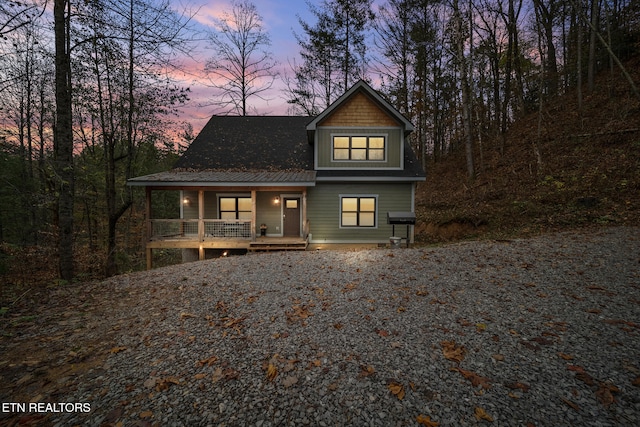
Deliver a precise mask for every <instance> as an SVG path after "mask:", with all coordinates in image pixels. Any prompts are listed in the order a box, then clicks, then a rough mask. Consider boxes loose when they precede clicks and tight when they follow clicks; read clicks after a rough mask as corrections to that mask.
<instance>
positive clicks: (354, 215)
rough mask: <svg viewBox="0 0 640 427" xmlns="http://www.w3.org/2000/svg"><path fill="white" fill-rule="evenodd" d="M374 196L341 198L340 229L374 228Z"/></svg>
mask: <svg viewBox="0 0 640 427" xmlns="http://www.w3.org/2000/svg"><path fill="white" fill-rule="evenodd" d="M376 204H377V203H376V197H375V196H342V197H341V198H340V226H341V227H375V226H376Z"/></svg>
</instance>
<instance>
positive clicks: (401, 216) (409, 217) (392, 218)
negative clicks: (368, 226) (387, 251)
mask: <svg viewBox="0 0 640 427" xmlns="http://www.w3.org/2000/svg"><path fill="white" fill-rule="evenodd" d="M387 224H391V225H393V236H395V235H396V225H406V226H407V237H406V238H405V239H406V241H407V247H409V227H410V226H412V225H415V224H416V214H415V213H413V212H387ZM399 239H400V240H399V242H400V244H402V237H399ZM392 247H393V243H392Z"/></svg>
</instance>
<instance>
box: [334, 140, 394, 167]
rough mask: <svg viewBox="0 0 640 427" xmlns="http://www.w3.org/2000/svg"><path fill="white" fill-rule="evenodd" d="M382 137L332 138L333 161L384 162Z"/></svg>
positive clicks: (383, 141)
mask: <svg viewBox="0 0 640 427" xmlns="http://www.w3.org/2000/svg"><path fill="white" fill-rule="evenodd" d="M384 154H385V138H384V136H377V135H376V136H337V135H336V136H334V137H333V160H355V161H361V160H371V161H384Z"/></svg>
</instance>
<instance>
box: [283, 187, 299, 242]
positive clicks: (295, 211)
mask: <svg viewBox="0 0 640 427" xmlns="http://www.w3.org/2000/svg"><path fill="white" fill-rule="evenodd" d="M283 210H284V212H283V215H282V230H283V233H282V234H283V235H284V236H285V237H300V198H299V197H285V198H284V205H283Z"/></svg>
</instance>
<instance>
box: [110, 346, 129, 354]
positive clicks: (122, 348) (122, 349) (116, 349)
mask: <svg viewBox="0 0 640 427" xmlns="http://www.w3.org/2000/svg"><path fill="white" fill-rule="evenodd" d="M126 349H127V347H122V346H121V347H113V348H112V349H111V350H109V353H111V354H116V353H120V352H121V351H125V350H126Z"/></svg>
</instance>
